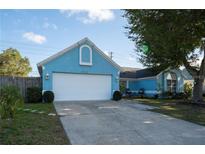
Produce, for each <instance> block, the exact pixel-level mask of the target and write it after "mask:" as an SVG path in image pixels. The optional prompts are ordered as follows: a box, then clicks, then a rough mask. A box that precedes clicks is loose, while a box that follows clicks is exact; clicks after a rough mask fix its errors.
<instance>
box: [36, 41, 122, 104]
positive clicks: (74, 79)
mask: <svg viewBox="0 0 205 154" xmlns="http://www.w3.org/2000/svg"><path fill="white" fill-rule="evenodd" d="M37 66H38V70H39V72H40V75H41V77H42V84H43V91H45V90H51V91H53V92H54V95H55V101H71V100H72V101H73V100H77V101H78V100H108V99H111V98H112V94H113V92H114V91H116V90H119V74H120V69H121V68H120V66H119V65H118V64H116V63H115V62H114V61H113V60H112V59H111V58H109V57H108V56H107V55H106V54H104V53H103V52H102V51H101V50H100V49H99V48H98V47H97V46H96V45H95V44H94V43H93V42H92V41H90V40H89V39H88V38H84V39H82V40H80V41H79V42H77V43H75V44H73V45H71V46H70V47H68V48H66V49H64V50H62V51H60V52H58V53H57V54H55V55H53V56H51V57H49V58H47V59H45V60H43V61H42V62H40V63H38V64H37Z"/></svg>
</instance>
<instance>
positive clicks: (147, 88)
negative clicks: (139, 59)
mask: <svg viewBox="0 0 205 154" xmlns="http://www.w3.org/2000/svg"><path fill="white" fill-rule="evenodd" d="M122 70H123V71H122V72H121V73H120V83H121V86H122V85H124V87H126V88H127V89H129V90H130V91H132V93H134V94H135V95H138V92H139V90H142V89H143V90H144V93H145V94H144V95H145V96H148V97H155V96H156V95H160V94H163V93H164V92H172V93H180V92H183V89H184V76H183V75H182V72H181V70H180V69H166V70H164V71H162V72H158V71H154V70H153V69H150V68H146V69H137V68H135V69H133V68H130V69H129V68H124V69H123V68H122Z"/></svg>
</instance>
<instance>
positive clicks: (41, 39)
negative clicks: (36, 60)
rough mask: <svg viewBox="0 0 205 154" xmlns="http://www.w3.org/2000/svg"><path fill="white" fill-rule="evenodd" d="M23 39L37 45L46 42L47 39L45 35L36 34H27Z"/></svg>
mask: <svg viewBox="0 0 205 154" xmlns="http://www.w3.org/2000/svg"><path fill="white" fill-rule="evenodd" d="M22 37H23V38H25V39H27V40H29V41H32V42H34V43H37V44H42V43H44V42H45V41H46V37H45V36H43V35H39V34H35V33H33V32H26V33H24V34H23V35H22Z"/></svg>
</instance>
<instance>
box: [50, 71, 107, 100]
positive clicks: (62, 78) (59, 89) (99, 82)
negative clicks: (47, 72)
mask: <svg viewBox="0 0 205 154" xmlns="http://www.w3.org/2000/svg"><path fill="white" fill-rule="evenodd" d="M53 91H54V94H55V101H63V100H106V99H110V98H111V76H110V75H88V74H68V73H67V74H66V73H53Z"/></svg>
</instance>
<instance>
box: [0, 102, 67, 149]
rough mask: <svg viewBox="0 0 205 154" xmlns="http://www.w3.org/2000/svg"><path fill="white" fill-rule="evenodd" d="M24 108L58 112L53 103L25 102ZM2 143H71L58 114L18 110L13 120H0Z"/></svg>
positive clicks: (0, 139)
mask: <svg viewBox="0 0 205 154" xmlns="http://www.w3.org/2000/svg"><path fill="white" fill-rule="evenodd" d="M24 108H27V109H33V110H40V111H45V112H46V113H56V112H55V109H54V106H53V104H52V103H50V104H48V103H35V104H33V103H32V104H25V105H24ZM0 144H18V145H19V144H30V145H31V144H38V145H39V144H44V145H54V144H60V145H61V144H69V141H68V139H67V137H66V134H65V132H64V130H63V127H62V125H61V123H60V121H59V118H58V116H48V114H39V113H32V112H29V111H22V110H20V111H17V114H16V117H15V119H14V120H13V121H12V122H9V121H8V120H1V121H0Z"/></svg>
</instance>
